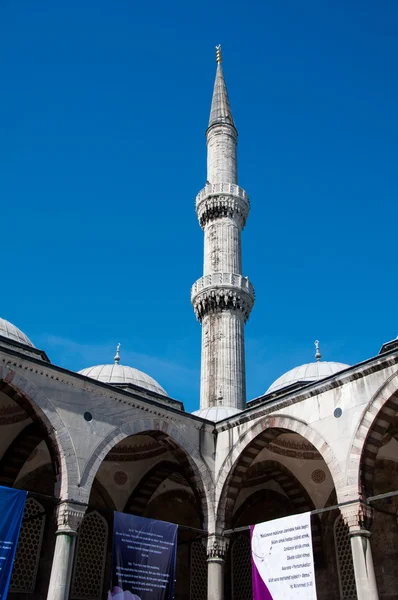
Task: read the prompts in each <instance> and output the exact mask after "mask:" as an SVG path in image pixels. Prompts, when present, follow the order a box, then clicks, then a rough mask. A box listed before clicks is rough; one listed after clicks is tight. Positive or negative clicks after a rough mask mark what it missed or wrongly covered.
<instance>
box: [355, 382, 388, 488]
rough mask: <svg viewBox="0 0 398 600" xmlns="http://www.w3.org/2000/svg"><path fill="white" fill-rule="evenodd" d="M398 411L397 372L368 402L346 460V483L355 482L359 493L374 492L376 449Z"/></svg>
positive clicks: (377, 449)
mask: <svg viewBox="0 0 398 600" xmlns="http://www.w3.org/2000/svg"><path fill="white" fill-rule="evenodd" d="M397 412H398V373H395V374H394V375H392V376H391V377H390V378H389V379H388V380H387V381H386V382H385V383H384V384H383V385H382V386H381V387H380V388H379V389H378V390H377V392H376V393H375V394H374V395H373V397H372V398H371V400H370V401H369V402H368V404H367V406H366V408H365V410H364V411H363V413H362V417H361V419H360V421H359V424H358V427H357V428H356V431H355V434H354V439H353V442H352V445H351V450H350V454H349V458H348V464H347V486H348V488H350V487H352V486H355V488H356V491H357V493H358V494H359V495H362V494H363V495H368V494H371V493H372V489H373V474H374V469H375V465H376V458H377V453H378V451H379V448H380V446H381V443H382V440H383V437H384V435H385V434H386V433H387V430H388V428H389V426H390V425H391V423H392V421H393V420H394V417H395V416H396V414H397Z"/></svg>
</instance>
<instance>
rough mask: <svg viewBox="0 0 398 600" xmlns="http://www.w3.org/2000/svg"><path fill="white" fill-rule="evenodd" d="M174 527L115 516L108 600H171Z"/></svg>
mask: <svg viewBox="0 0 398 600" xmlns="http://www.w3.org/2000/svg"><path fill="white" fill-rule="evenodd" d="M176 551H177V525H174V524H173V523H166V522H165V521H155V520H154V519H144V518H143V517H135V516H134V515H127V514H124V513H120V512H115V513H114V522H113V548H112V575H111V591H110V592H109V595H108V600H173V599H174V587H175V568H176Z"/></svg>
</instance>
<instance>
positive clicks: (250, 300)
mask: <svg viewBox="0 0 398 600" xmlns="http://www.w3.org/2000/svg"><path fill="white" fill-rule="evenodd" d="M191 302H192V306H193V308H194V311H195V314H196V317H197V318H198V319H199V321H201V320H202V319H203V317H204V315H205V314H207V313H215V312H222V311H226V310H231V311H239V312H240V313H241V315H242V317H243V319H244V321H247V319H248V318H249V315H250V312H251V309H252V308H253V304H254V288H253V285H252V284H251V283H250V281H249V280H248V278H247V277H243V276H242V275H238V274H236V273H211V274H209V275H204V276H203V277H201V278H200V279H198V280H197V281H196V282H195V283H194V284H193V286H192V290H191Z"/></svg>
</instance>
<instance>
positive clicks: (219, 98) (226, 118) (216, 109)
mask: <svg viewBox="0 0 398 600" xmlns="http://www.w3.org/2000/svg"><path fill="white" fill-rule="evenodd" d="M216 62H217V71H216V80H215V82H214V90H213V99H212V102H211V110H210V119H209V127H212V126H213V125H216V124H217V123H227V124H228V125H232V126H233V127H235V125H234V120H233V117H232V111H231V106H230V103H229V98H228V92H227V86H226V85H225V80H224V73H223V70H222V67H221V62H222V58H221V46H220V45H218V46H216Z"/></svg>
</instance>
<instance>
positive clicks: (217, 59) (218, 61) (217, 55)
mask: <svg viewBox="0 0 398 600" xmlns="http://www.w3.org/2000/svg"><path fill="white" fill-rule="evenodd" d="M216 63H217V64H218V65H219V64H221V63H222V58H221V44H218V46H216Z"/></svg>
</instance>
